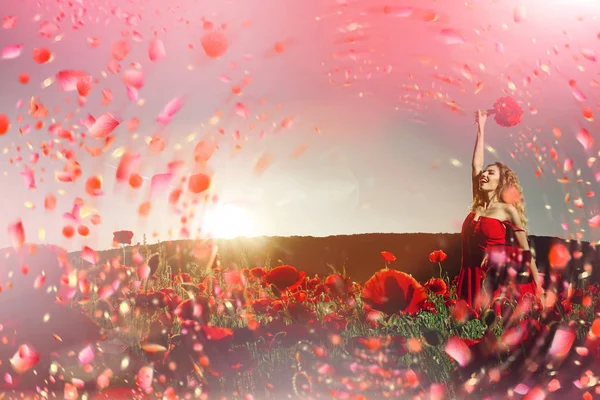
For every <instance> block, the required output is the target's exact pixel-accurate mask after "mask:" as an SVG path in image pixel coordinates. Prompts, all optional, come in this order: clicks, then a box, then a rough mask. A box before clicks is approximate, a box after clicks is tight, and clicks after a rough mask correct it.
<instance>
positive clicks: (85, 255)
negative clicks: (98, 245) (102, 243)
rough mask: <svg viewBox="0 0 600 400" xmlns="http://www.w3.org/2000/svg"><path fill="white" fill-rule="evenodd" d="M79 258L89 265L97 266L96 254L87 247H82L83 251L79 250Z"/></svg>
mask: <svg viewBox="0 0 600 400" xmlns="http://www.w3.org/2000/svg"><path fill="white" fill-rule="evenodd" d="M81 258H82V259H83V260H84V261H87V262H89V263H90V264H94V265H96V264H98V253H96V252H95V251H94V249H92V248H90V247H88V246H83V249H82V250H81Z"/></svg>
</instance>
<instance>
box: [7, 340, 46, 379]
mask: <svg viewBox="0 0 600 400" xmlns="http://www.w3.org/2000/svg"><path fill="white" fill-rule="evenodd" d="M39 361H40V355H39V354H38V353H37V352H36V351H35V350H34V349H33V348H32V347H30V346H28V345H26V344H23V345H21V346H19V350H18V351H17V352H16V353H15V355H14V356H13V357H12V358H11V359H10V364H11V365H12V368H13V370H15V372H16V373H17V374H22V373H23V372H25V371H28V370H30V369H31V368H33V367H34V366H35V365H36V364H37V363H38V362H39Z"/></svg>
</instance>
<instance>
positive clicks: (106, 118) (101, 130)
mask: <svg viewBox="0 0 600 400" xmlns="http://www.w3.org/2000/svg"><path fill="white" fill-rule="evenodd" d="M120 123H121V121H120V120H118V119H117V118H116V117H115V116H114V115H112V114H111V113H108V112H106V113H104V114H102V115H101V116H100V118H98V119H97V120H96V122H94V124H93V125H92V126H91V127H90V129H89V131H90V135H92V137H94V138H96V139H103V138H105V137H107V136H108V135H110V134H111V133H112V131H114V130H115V128H116V127H117V126H119V124H120Z"/></svg>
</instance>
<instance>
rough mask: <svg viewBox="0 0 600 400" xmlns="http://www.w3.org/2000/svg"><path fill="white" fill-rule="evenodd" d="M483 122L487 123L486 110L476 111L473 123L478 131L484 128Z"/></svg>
mask: <svg viewBox="0 0 600 400" xmlns="http://www.w3.org/2000/svg"><path fill="white" fill-rule="evenodd" d="M485 121H487V111H486V110H477V111H476V112H475V123H476V124H477V127H478V128H479V130H483V127H484V126H485Z"/></svg>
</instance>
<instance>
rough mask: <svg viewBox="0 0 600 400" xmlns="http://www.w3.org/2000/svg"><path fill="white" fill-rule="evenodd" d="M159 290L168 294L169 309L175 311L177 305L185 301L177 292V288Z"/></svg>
mask: <svg viewBox="0 0 600 400" xmlns="http://www.w3.org/2000/svg"><path fill="white" fill-rule="evenodd" d="M159 291H160V292H162V293H163V294H164V295H165V296H167V308H168V309H169V311H174V310H175V309H176V308H177V306H178V305H179V304H181V302H182V301H183V299H182V298H181V296H179V295H178V294H177V293H176V292H175V290H173V289H171V288H164V289H160V290H159Z"/></svg>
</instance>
